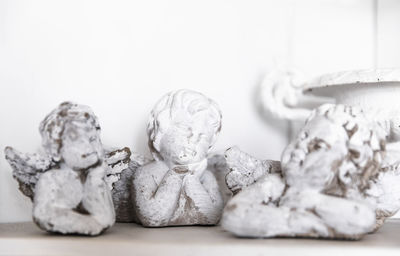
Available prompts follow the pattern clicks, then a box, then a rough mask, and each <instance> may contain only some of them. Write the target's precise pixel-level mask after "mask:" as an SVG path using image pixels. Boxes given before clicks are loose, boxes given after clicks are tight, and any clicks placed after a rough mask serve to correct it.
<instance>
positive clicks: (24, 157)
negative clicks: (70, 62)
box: [5, 102, 115, 235]
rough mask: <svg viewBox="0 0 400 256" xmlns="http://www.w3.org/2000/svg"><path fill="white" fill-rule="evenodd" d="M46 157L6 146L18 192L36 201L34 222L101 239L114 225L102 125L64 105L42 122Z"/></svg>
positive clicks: (85, 110)
mask: <svg viewBox="0 0 400 256" xmlns="http://www.w3.org/2000/svg"><path fill="white" fill-rule="evenodd" d="M39 130H40V134H41V136H42V144H43V148H44V150H45V153H46V155H45V156H42V155H39V154H21V153H19V152H17V151H15V150H14V149H12V148H10V147H7V148H6V150H5V153H6V158H7V160H8V161H9V162H10V164H11V166H12V167H13V169H14V176H15V178H16V179H17V180H18V181H19V183H20V189H21V191H22V192H23V193H24V194H25V195H28V196H30V197H31V198H32V199H33V220H34V222H35V223H36V224H37V225H38V226H39V227H40V228H41V229H43V230H47V231H49V232H56V233H61V234H82V235H99V234H101V233H102V232H103V231H104V230H106V229H107V228H109V227H111V226H112V225H113V224H114V222H115V212H114V207H113V202H112V198H111V192H110V189H109V188H108V185H107V183H106V182H105V175H106V169H107V168H108V166H107V164H106V163H105V161H104V150H103V146H102V143H101V141H100V126H99V124H98V121H97V117H96V116H95V115H94V114H93V112H92V110H91V109H90V108H89V107H87V106H83V105H78V104H73V103H70V102H65V103H62V104H61V105H59V106H58V107H57V108H56V109H55V110H53V111H52V112H51V113H50V114H49V115H47V116H46V118H45V119H44V120H43V121H42V123H41V124H40V128H39Z"/></svg>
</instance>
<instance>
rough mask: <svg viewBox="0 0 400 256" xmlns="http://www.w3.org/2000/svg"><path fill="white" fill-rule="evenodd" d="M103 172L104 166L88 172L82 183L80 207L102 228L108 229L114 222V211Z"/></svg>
mask: <svg viewBox="0 0 400 256" xmlns="http://www.w3.org/2000/svg"><path fill="white" fill-rule="evenodd" d="M105 170H106V165H104V164H103V165H101V166H99V167H96V168H93V169H91V170H90V171H89V173H88V176H87V178H86V181H85V183H84V196H83V199H82V206H83V207H84V208H85V209H86V210H87V211H88V212H89V213H90V214H91V215H92V216H93V218H94V219H96V220H97V221H98V222H99V223H100V224H101V225H103V227H104V228H108V227H110V226H112V225H113V224H114V222H115V211H114V205H113V201H112V198H111V191H110V190H109V188H108V186H107V184H106V182H105V181H104V174H105Z"/></svg>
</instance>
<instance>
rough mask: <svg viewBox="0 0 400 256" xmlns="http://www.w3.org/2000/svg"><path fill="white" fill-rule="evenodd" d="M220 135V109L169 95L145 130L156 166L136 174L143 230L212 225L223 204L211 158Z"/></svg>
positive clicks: (182, 93) (193, 96) (195, 96)
mask: <svg viewBox="0 0 400 256" xmlns="http://www.w3.org/2000/svg"><path fill="white" fill-rule="evenodd" d="M220 129H221V112H220V110H219V108H218V106H217V104H216V103H215V102H214V101H212V100H211V99H209V98H207V97H206V96H204V95H203V94H201V93H198V92H194V91H190V90H178V91H174V92H170V93H168V94H167V95H165V96H164V97H162V98H161V99H160V101H159V102H158V103H157V104H156V106H155V107H154V109H153V110H152V112H151V117H150V120H149V123H148V127H147V134H148V137H149V147H150V150H151V152H152V155H153V157H154V160H153V161H151V162H149V163H147V164H145V165H143V166H141V167H138V168H137V169H136V171H135V172H134V174H133V185H132V200H133V204H134V209H135V211H136V215H137V218H138V220H139V222H140V223H141V224H142V225H143V226H148V227H160V226H178V225H179V226H180V225H214V224H216V223H218V221H219V219H220V216H221V214H222V209H223V205H224V203H223V198H222V195H221V191H220V187H219V185H218V182H217V179H216V177H215V176H214V174H213V173H212V172H211V171H210V170H209V168H208V167H207V166H208V159H207V158H208V157H209V155H208V153H209V151H210V149H211V147H212V146H213V145H214V143H215V141H216V139H217V136H218V134H219V132H220Z"/></svg>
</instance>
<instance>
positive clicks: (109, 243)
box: [0, 219, 400, 256]
mask: <svg viewBox="0 0 400 256" xmlns="http://www.w3.org/2000/svg"><path fill="white" fill-rule="evenodd" d="M0 255H85V256H86V255H108V256H116V255H135V256H136V255H163V256H166V255H174V256H179V255H207V256H212V255H221V256H224V255H229V256H231V255H241V256H247V255H268V256H270V255H290V256H300V255H307V256H308V255H335V256H346V255H351V256H358V255H363V256H364V255H374V256H378V255H379V256H380V255H384V256H386V255H396V256H399V255H400V219H391V220H389V221H387V223H385V225H384V226H383V227H382V228H381V229H380V230H379V231H378V232H377V233H375V234H371V235H367V236H366V237H365V238H364V239H363V240H361V241H335V240H316V239H290V238H285V239H283V238H281V239H243V238H236V237H234V236H232V235H230V234H229V233H227V232H225V231H223V230H222V229H221V227H169V228H142V227H140V226H138V225H135V224H128V223H126V224H122V223H118V224H116V225H115V226H114V227H113V228H111V229H110V230H108V231H107V232H106V233H105V234H103V235H101V236H98V237H85V236H62V235H52V234H49V233H46V232H43V231H41V230H39V229H38V228H37V227H36V226H35V225H34V224H33V223H31V222H23V223H9V224H0Z"/></svg>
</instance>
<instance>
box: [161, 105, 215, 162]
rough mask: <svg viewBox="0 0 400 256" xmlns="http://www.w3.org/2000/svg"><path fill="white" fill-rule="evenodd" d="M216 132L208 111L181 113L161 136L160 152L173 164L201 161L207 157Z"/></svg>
mask: <svg viewBox="0 0 400 256" xmlns="http://www.w3.org/2000/svg"><path fill="white" fill-rule="evenodd" d="M214 133H215V128H214V127H213V125H212V124H211V123H210V118H209V116H208V114H207V112H199V113H197V114H195V115H194V116H188V115H179V116H178V117H177V118H175V120H173V122H172V125H170V126H169V128H168V130H167V131H166V132H165V134H164V135H163V137H162V138H161V141H160V154H161V156H162V157H163V159H164V160H166V161H168V162H170V163H172V164H178V165H186V164H190V163H197V162H200V161H202V160H204V159H205V158H206V157H207V153H208V151H209V149H210V148H211V146H212V138H213V135H214Z"/></svg>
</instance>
